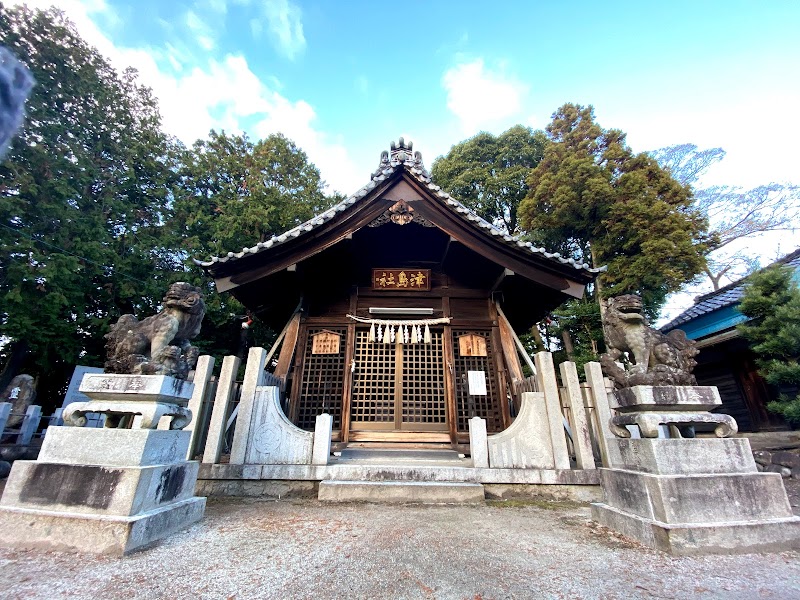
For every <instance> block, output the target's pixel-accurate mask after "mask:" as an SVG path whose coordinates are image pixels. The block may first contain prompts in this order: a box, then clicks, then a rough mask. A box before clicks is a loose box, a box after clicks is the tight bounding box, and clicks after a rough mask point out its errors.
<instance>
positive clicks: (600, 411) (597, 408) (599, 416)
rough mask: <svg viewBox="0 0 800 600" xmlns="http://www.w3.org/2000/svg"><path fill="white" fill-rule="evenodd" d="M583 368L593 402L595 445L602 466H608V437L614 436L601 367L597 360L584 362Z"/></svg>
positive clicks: (609, 464)
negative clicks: (610, 425) (610, 426)
mask: <svg viewBox="0 0 800 600" xmlns="http://www.w3.org/2000/svg"><path fill="white" fill-rule="evenodd" d="M583 369H584V372H585V373H586V383H588V384H589V389H590V390H591V393H592V400H593V402H594V416H595V423H594V424H595V428H594V431H595V435H596V437H597V445H598V446H599V447H600V458H601V461H602V463H603V466H604V467H610V466H611V457H610V456H609V448H608V438H609V437H614V434H612V433H611V430H610V429H609V426H608V423H609V421H610V420H611V409H610V408H609V405H608V392H607V391H606V383H605V380H604V379H603V369H602V368H601V367H600V363H598V362H589V363H586V365H585V366H584V367H583Z"/></svg>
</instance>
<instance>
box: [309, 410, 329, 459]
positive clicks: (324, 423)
mask: <svg viewBox="0 0 800 600" xmlns="http://www.w3.org/2000/svg"><path fill="white" fill-rule="evenodd" d="M332 433H333V417H332V416H331V415H329V414H328V413H323V414H321V415H317V420H316V422H315V423H314V447H313V449H312V450H311V464H312V465H327V464H328V458H329V457H330V455H331V434H332Z"/></svg>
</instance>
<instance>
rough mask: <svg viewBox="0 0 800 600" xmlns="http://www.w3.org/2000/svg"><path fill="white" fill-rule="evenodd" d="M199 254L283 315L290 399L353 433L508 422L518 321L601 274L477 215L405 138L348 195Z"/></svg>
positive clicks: (231, 284) (398, 438)
mask: <svg viewBox="0 0 800 600" xmlns="http://www.w3.org/2000/svg"><path fill="white" fill-rule="evenodd" d="M197 264H199V265H201V266H202V267H203V268H204V269H205V270H206V272H207V273H209V274H210V275H211V276H212V277H213V278H214V280H215V282H216V285H217V290H218V291H220V292H230V293H231V294H232V295H233V296H235V297H236V298H237V299H238V300H239V301H240V302H242V304H244V305H245V306H246V307H247V308H248V309H250V310H251V311H252V312H254V313H255V314H257V315H258V316H259V317H260V318H261V319H262V320H263V321H265V322H266V323H267V324H268V325H270V326H272V327H273V328H275V330H276V331H279V330H281V328H284V331H285V339H284V341H283V345H282V347H281V352H280V355H279V356H278V360H277V366H276V367H275V375H276V376H278V377H280V378H282V379H283V381H284V382H285V387H286V392H287V399H288V409H287V414H288V416H289V418H290V419H291V420H292V421H293V422H294V423H295V424H296V425H298V426H299V427H302V428H304V429H308V430H312V429H313V428H314V422H315V418H316V416H317V415H318V414H320V413H322V412H328V413H330V414H331V415H332V416H333V420H334V421H333V432H334V433H333V438H334V440H335V441H340V442H354V441H356V442H364V441H366V442H407V441H413V442H423V443H437V442H438V443H450V444H467V443H468V441H469V428H468V419H469V418H471V417H473V416H479V417H482V418H484V419H486V422H487V429H488V431H489V432H490V433H492V432H497V431H502V430H503V429H505V428H507V427H508V426H509V425H510V424H511V414H512V411H513V404H514V402H518V401H519V394H518V386H517V383H519V382H521V380H522V378H523V376H522V368H521V366H520V360H519V355H518V351H517V349H518V345H517V343H516V340H515V335H514V330H516V331H526V330H528V329H529V328H530V327H531V326H532V325H533V324H534V323H536V322H537V321H538V320H539V319H541V318H542V317H543V316H545V315H546V314H547V313H548V312H550V311H551V310H552V309H554V308H555V307H557V306H559V305H560V304H561V303H563V302H564V301H565V300H567V299H569V298H580V297H581V296H582V295H583V291H584V287H585V286H586V285H587V284H588V283H590V282H591V281H592V280H593V279H594V277H595V276H596V273H597V270H596V269H591V268H589V265H587V264H578V263H576V262H575V261H574V260H572V259H565V258H562V257H561V256H560V255H559V254H551V253H549V252H546V251H545V250H544V249H542V248H535V247H533V246H532V245H531V244H530V243H526V242H523V241H520V240H518V239H516V238H513V237H511V236H510V235H507V234H506V233H504V232H502V231H500V230H499V229H497V228H495V227H494V226H492V225H491V224H490V223H488V222H486V221H484V220H483V219H481V218H480V217H478V216H477V215H476V214H474V213H473V212H472V211H470V210H469V209H467V208H466V207H464V206H463V205H462V204H461V203H460V202H458V201H457V200H455V199H454V198H452V197H450V196H449V195H448V194H446V193H445V192H443V191H442V190H441V189H440V188H439V187H438V186H436V185H434V184H433V183H431V179H430V175H429V174H428V172H427V171H426V170H425V167H424V165H423V163H422V157H421V155H420V154H419V152H415V153H413V154H412V148H411V144H408V145H406V144H405V143H404V142H403V140H402V138H401V140H400V143H399V144H398V145H395V144H394V143H393V144H392V148H391V152H383V153H382V155H381V160H380V165H379V167H378V169H377V171H375V173H373V175H372V178H371V180H370V182H369V183H368V184H367V185H366V186H365V187H364V188H362V189H361V190H359V191H358V192H356V193H355V194H354V195H352V196H351V197H349V198H348V199H346V200H345V201H343V202H341V203H340V204H338V205H337V206H334V207H333V208H331V209H329V210H327V211H325V212H324V213H322V214H320V215H318V216H316V217H314V218H313V219H311V220H309V221H307V222H306V223H303V224H302V225H299V226H297V227H295V228H294V229H292V230H290V231H287V232H286V233H283V234H281V235H279V236H276V237H274V238H272V239H271V240H268V241H266V242H263V243H259V244H257V245H256V246H253V247H252V248H244V249H243V250H242V251H241V252H238V253H233V252H231V253H229V254H228V255H227V256H224V257H216V258H213V259H211V260H210V261H207V262H198V263H197ZM284 326H285V327H284ZM387 336H388V338H389V340H388V341H387ZM295 350H296V351H295Z"/></svg>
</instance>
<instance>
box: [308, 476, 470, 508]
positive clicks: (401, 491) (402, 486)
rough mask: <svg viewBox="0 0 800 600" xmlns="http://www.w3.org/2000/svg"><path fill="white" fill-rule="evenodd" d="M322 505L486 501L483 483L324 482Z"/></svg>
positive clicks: (320, 494)
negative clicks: (331, 503) (335, 503)
mask: <svg viewBox="0 0 800 600" xmlns="http://www.w3.org/2000/svg"><path fill="white" fill-rule="evenodd" d="M318 498H319V500H321V501H323V502H386V503H413V504H476V503H480V502H483V501H484V493H483V485H481V484H480V483H456V482H450V481H446V482H440V481H321V482H320V484H319V495H318Z"/></svg>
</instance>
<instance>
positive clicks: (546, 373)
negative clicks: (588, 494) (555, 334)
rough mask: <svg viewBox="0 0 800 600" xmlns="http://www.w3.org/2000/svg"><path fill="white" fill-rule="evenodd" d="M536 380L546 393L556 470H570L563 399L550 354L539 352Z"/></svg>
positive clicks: (535, 357) (536, 360)
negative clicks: (560, 395)
mask: <svg viewBox="0 0 800 600" xmlns="http://www.w3.org/2000/svg"><path fill="white" fill-rule="evenodd" d="M534 361H535V363H536V378H537V379H538V383H539V390H540V391H541V392H543V393H544V403H545V406H546V407H547V422H548V424H549V425H550V441H551V443H552V447H553V458H554V459H555V468H556V469H569V452H568V451H567V438H566V436H565V434H564V415H563V414H561V398H560V397H559V394H558V380H557V379H556V370H555V367H554V366H553V355H552V354H550V353H549V352H537V353H536V355H535V356H534Z"/></svg>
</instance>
